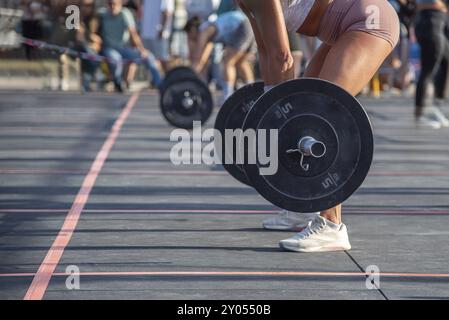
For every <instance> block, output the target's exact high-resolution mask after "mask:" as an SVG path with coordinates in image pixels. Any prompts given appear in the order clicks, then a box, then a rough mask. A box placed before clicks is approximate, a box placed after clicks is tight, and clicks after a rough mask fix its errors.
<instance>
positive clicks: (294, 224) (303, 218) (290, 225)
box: [263, 210, 320, 231]
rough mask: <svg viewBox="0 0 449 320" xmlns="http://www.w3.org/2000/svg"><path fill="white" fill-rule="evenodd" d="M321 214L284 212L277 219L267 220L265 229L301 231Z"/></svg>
mask: <svg viewBox="0 0 449 320" xmlns="http://www.w3.org/2000/svg"><path fill="white" fill-rule="evenodd" d="M319 214H320V213H319V212H315V213H297V212H290V211H286V210H284V211H282V212H281V213H280V214H278V215H277V216H276V217H273V218H271V219H268V220H265V221H264V222H263V227H264V228H265V229H268V230H277V231H301V230H302V229H304V228H306V227H307V226H308V224H309V222H310V221H312V220H313V219H315V217H316V216H317V215H319Z"/></svg>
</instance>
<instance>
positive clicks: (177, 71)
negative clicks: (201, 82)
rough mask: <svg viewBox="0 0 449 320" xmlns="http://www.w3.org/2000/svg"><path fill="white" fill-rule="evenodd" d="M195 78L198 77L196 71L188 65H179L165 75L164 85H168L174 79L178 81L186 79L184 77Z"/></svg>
mask: <svg viewBox="0 0 449 320" xmlns="http://www.w3.org/2000/svg"><path fill="white" fill-rule="evenodd" d="M186 77H188V78H195V77H197V75H196V73H195V71H194V70H193V69H192V68H190V67H187V66H178V67H175V68H173V69H171V70H170V71H169V72H167V74H166V75H165V78H164V81H163V84H162V86H164V85H167V84H169V83H171V82H172V81H176V80H178V79H184V78H186Z"/></svg>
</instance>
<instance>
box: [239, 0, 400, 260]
mask: <svg viewBox="0 0 449 320" xmlns="http://www.w3.org/2000/svg"><path fill="white" fill-rule="evenodd" d="M236 1H237V2H238V4H239V6H240V7H241V8H242V10H243V11H244V12H245V13H246V15H247V16H248V18H249V19H250V22H251V25H252V29H253V32H254V34H255V37H256V41H257V45H258V50H259V60H260V66H261V72H262V76H263V79H264V81H265V84H266V88H267V89H269V88H270V87H272V86H275V85H277V84H279V83H282V82H284V81H287V80H291V79H293V78H294V65H293V58H292V54H291V52H290V47H289V41H288V36H287V32H288V31H290V32H297V33H299V34H303V35H306V36H316V37H318V38H319V39H320V40H321V41H322V42H323V43H322V44H321V46H320V47H319V49H318V50H317V51H316V53H315V54H314V56H313V58H312V60H311V62H310V63H309V66H308V68H307V70H306V71H305V77H312V78H313V77H314V78H321V79H325V80H328V81H331V82H333V83H335V84H337V85H339V86H340V87H342V88H343V89H345V90H346V91H348V92H349V93H351V94H352V95H354V96H355V95H357V94H358V93H359V92H360V91H361V90H362V89H363V88H364V87H365V86H366V85H367V84H368V83H369V81H370V80H371V78H372V77H373V76H374V74H375V73H376V72H377V70H378V69H379V67H380V65H381V64H382V63H383V62H384V60H385V59H386V58H387V57H388V56H389V55H390V53H391V52H392V51H393V49H394V47H395V46H396V44H397V43H398V40H399V19H398V16H397V13H396V11H395V10H394V8H393V7H392V6H391V5H390V4H389V3H388V1H386V0H264V1H260V0H236ZM310 218H312V219H313V220H312V221H310V222H308V223H307V224H304V222H305V221H306V220H307V217H303V216H302V215H301V214H297V213H289V212H283V213H282V214H281V215H279V217H276V218H274V219H271V220H268V221H266V222H265V223H264V226H265V227H267V228H270V229H275V228H276V227H277V228H278V229H280V228H282V229H284V230H293V229H296V228H299V227H305V229H304V230H303V231H301V232H300V233H298V234H297V235H296V236H294V237H293V238H290V239H286V240H282V241H281V242H280V247H281V248H283V249H285V250H288V251H297V252H322V251H339V250H349V249H350V248H351V245H350V243H349V238H348V234H347V229H346V226H345V225H344V224H343V223H342V206H341V205H338V206H336V207H334V208H330V209H328V210H326V211H323V212H321V213H320V215H317V214H315V215H313V216H311V217H309V219H310Z"/></svg>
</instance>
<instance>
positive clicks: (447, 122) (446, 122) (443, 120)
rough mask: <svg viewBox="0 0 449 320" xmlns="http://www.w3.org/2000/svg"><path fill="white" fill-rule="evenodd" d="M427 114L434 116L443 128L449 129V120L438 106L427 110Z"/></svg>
mask: <svg viewBox="0 0 449 320" xmlns="http://www.w3.org/2000/svg"><path fill="white" fill-rule="evenodd" d="M427 112H428V113H429V114H430V115H433V117H435V118H436V120H438V121H439V122H440V124H441V125H442V126H443V127H445V128H448V127H449V119H448V118H447V117H446V115H445V114H444V113H443V111H441V109H440V108H438V107H437V106H434V107H429V108H427Z"/></svg>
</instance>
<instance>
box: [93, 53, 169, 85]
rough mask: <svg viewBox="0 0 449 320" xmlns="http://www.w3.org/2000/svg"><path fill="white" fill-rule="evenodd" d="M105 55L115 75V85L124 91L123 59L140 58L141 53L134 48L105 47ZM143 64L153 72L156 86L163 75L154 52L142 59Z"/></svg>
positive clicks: (152, 80)
mask: <svg viewBox="0 0 449 320" xmlns="http://www.w3.org/2000/svg"><path fill="white" fill-rule="evenodd" d="M102 53H103V55H104V56H105V57H106V58H107V59H108V65H109V69H110V71H111V74H112V76H113V81H114V86H115V88H116V90H117V91H119V92H121V91H123V60H138V59H140V58H141V57H140V53H139V51H138V50H136V49H133V48H128V47H125V48H121V49H113V48H103V51H102ZM142 63H143V65H144V66H145V68H146V69H147V71H149V73H150V74H151V83H152V85H153V86H154V87H159V85H160V84H161V75H160V73H159V70H158V68H157V65H156V59H155V58H154V56H153V55H152V54H149V55H148V57H146V58H144V59H143V60H142Z"/></svg>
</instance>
